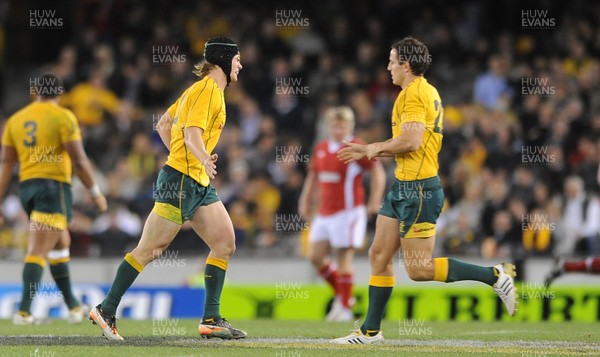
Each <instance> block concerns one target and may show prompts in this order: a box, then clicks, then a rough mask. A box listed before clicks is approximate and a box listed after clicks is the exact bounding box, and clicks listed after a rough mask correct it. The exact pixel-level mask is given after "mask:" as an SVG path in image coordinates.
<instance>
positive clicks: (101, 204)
mask: <svg viewBox="0 0 600 357" xmlns="http://www.w3.org/2000/svg"><path fill="white" fill-rule="evenodd" d="M92 201H94V204H95V205H96V208H97V209H98V211H100V212H105V211H106V209H107V208H108V204H107V203H106V197H104V195H103V194H99V195H98V196H96V197H92Z"/></svg>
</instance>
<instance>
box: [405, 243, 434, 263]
mask: <svg viewBox="0 0 600 357" xmlns="http://www.w3.org/2000/svg"><path fill="white" fill-rule="evenodd" d="M401 244H402V258H403V260H404V264H405V265H406V268H407V269H413V268H415V269H418V268H426V267H427V266H428V265H429V264H430V262H431V258H432V256H433V249H434V247H435V236H433V237H429V238H402V239H401Z"/></svg>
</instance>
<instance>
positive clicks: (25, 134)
mask: <svg viewBox="0 0 600 357" xmlns="http://www.w3.org/2000/svg"><path fill="white" fill-rule="evenodd" d="M79 140H81V132H80V130H79V124H78V123H77V119H76V118H75V115H74V114H73V113H72V112H71V111H70V110H68V109H65V108H63V107H61V106H59V105H58V104H56V103H53V102H33V103H31V104H29V105H27V106H26V107H25V108H23V109H21V110H19V111H18V112H16V113H15V114H13V115H12V116H11V117H10V118H9V119H8V121H7V122H6V126H5V128H4V134H3V135H2V145H4V146H11V147H14V148H15V150H16V152H17V156H18V158H19V165H20V168H19V182H23V181H25V180H29V179H34V178H41V179H50V180H56V181H60V182H65V183H71V174H72V167H71V158H70V157H69V155H68V153H67V151H66V150H65V148H64V146H63V144H64V143H67V142H71V141H79Z"/></svg>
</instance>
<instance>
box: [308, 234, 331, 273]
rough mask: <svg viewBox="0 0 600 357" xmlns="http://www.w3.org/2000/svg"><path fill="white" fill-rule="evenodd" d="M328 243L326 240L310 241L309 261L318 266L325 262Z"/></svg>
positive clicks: (328, 247) (328, 248)
mask: <svg viewBox="0 0 600 357" xmlns="http://www.w3.org/2000/svg"><path fill="white" fill-rule="evenodd" d="M329 250H330V245H329V241H328V240H326V239H325V240H317V241H311V242H310V246H309V258H310V261H311V262H312V263H313V264H314V265H315V266H316V267H318V268H320V267H321V266H323V264H325V261H326V260H327V256H328V255H329Z"/></svg>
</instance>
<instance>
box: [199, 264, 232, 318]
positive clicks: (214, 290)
mask: <svg viewBox="0 0 600 357" xmlns="http://www.w3.org/2000/svg"><path fill="white" fill-rule="evenodd" d="M211 260H212V262H211ZM215 261H216V262H217V263H216V264H219V265H221V267H218V266H216V265H214V264H213V263H214V262H215ZM220 262H225V265H223V264H222V263H220ZM223 267H224V268H227V261H225V260H221V259H214V258H209V260H208V261H207V264H206V267H205V268H204V287H205V289H206V301H205V302H204V319H207V318H215V319H218V318H220V317H221V312H220V311H219V310H220V307H221V292H222V291H223V283H224V282H225V272H226V270H225V269H223Z"/></svg>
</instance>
